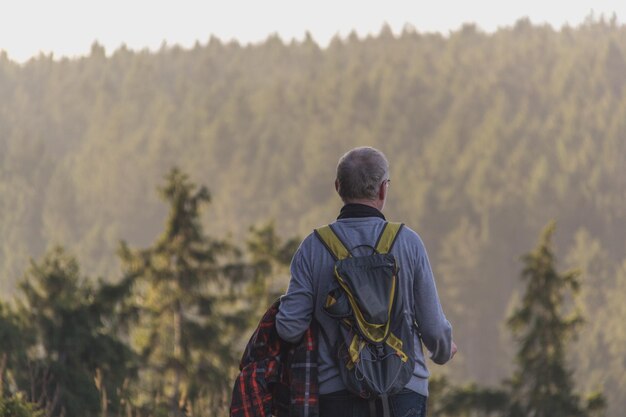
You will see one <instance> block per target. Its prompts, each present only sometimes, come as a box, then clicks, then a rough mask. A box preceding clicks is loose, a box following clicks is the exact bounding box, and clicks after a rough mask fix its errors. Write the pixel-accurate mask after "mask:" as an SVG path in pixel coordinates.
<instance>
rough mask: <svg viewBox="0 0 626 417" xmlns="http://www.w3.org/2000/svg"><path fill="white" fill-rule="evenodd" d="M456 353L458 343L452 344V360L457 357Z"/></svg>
mask: <svg viewBox="0 0 626 417" xmlns="http://www.w3.org/2000/svg"><path fill="white" fill-rule="evenodd" d="M456 351H457V347H456V343H454V342H452V348H451V349H450V359H452V358H454V355H456Z"/></svg>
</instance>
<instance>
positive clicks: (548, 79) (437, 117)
mask: <svg viewBox="0 0 626 417" xmlns="http://www.w3.org/2000/svg"><path fill="white" fill-rule="evenodd" d="M0 47H1V45H0ZM365 144H367V145H372V146H375V147H377V148H379V149H381V150H383V151H384V152H385V153H386V154H387V156H388V158H389V160H390V163H391V178H392V185H391V189H390V191H391V195H390V200H389V202H388V206H387V209H386V214H387V217H388V218H390V219H392V220H397V221H403V222H405V223H407V224H408V225H409V226H411V227H412V228H414V229H415V230H417V231H418V232H419V233H420V235H421V236H422V238H423V239H424V241H425V243H426V247H427V248H428V250H429V256H430V258H431V262H432V264H433V267H434V270H435V273H436V277H437V284H438V288H439V291H440V294H441V297H442V301H443V304H444V308H445V309H446V312H447V313H448V315H449V318H450V320H451V322H452V324H453V326H454V329H455V337H456V339H457V342H458V344H459V348H460V352H459V355H458V358H457V359H455V361H457V362H456V363H455V365H454V366H451V367H449V368H448V369H446V370H444V371H445V372H449V375H448V376H449V377H452V378H454V379H455V380H456V381H477V382H479V383H481V384H496V383H498V381H500V380H501V379H502V378H503V377H504V376H506V375H510V374H511V370H512V357H513V353H514V350H515V349H514V347H513V344H512V341H511V339H510V336H509V335H508V332H507V331H505V329H504V324H503V323H504V321H505V318H506V317H507V316H508V315H509V314H510V312H511V311H512V309H513V308H514V306H515V305H516V303H518V301H519V297H520V295H519V294H520V289H521V287H520V285H521V284H520V281H519V280H518V276H519V270H520V265H521V264H520V260H519V257H520V254H522V253H525V252H527V250H528V248H530V247H532V246H533V244H534V242H535V241H536V237H537V235H538V233H539V232H540V230H541V229H542V227H543V226H544V225H545V224H546V223H547V222H548V221H550V220H551V219H555V220H556V221H557V224H558V230H559V232H558V234H557V235H556V242H555V244H556V247H557V259H558V261H559V262H560V264H561V265H563V266H564V267H573V268H579V269H580V272H581V275H580V284H581V297H580V298H579V299H578V304H577V305H576V306H574V307H578V308H579V309H580V310H581V311H582V313H583V316H584V317H585V318H586V323H585V324H583V325H582V326H581V327H580V331H579V333H578V334H579V337H578V339H577V341H576V342H575V344H574V345H573V346H571V349H570V351H571V353H572V355H571V357H570V358H569V360H570V361H571V362H570V363H571V364H572V369H575V378H574V381H575V384H576V386H578V387H579V388H580V389H581V390H582V391H590V390H594V389H598V388H602V387H603V388H604V392H605V394H606V395H607V398H608V401H609V415H610V416H613V417H617V416H618V415H619V413H618V410H623V409H624V406H626V402H625V399H624V398H623V396H622V395H620V393H623V392H625V391H626V364H625V363H624V360H623V357H624V352H625V350H624V347H623V346H626V326H624V325H623V320H624V319H625V318H626V304H624V302H623V300H624V299H626V233H625V231H626V27H625V26H622V25H618V24H617V23H616V22H615V21H604V20H599V21H597V20H593V19H589V21H588V22H586V23H585V24H583V25H581V26H579V27H576V28H570V27H564V28H562V29H560V30H555V29H553V28H551V27H549V26H535V25H532V24H531V23H530V22H529V21H527V20H520V21H519V22H518V23H517V24H516V25H515V26H513V27H510V28H503V29H500V30H498V31H497V32H495V33H493V34H486V33H482V32H481V31H479V30H478V29H477V28H476V27H474V26H472V25H466V26H464V27H462V28H461V29H459V30H458V31H455V32H453V33H450V34H449V35H448V36H443V35H440V34H423V33H419V32H418V31H416V30H414V29H411V28H407V29H406V30H405V31H404V32H403V33H402V34H400V35H394V34H393V33H391V32H390V31H389V30H388V29H387V28H383V29H382V30H381V32H380V34H379V35H378V36H376V37H370V38H365V39H362V38H358V37H357V36H355V35H353V36H350V37H348V38H347V39H339V38H337V39H335V40H334V41H332V42H331V44H330V45H329V46H328V47H327V48H324V49H321V48H319V47H318V45H316V44H315V43H314V42H313V41H312V40H311V39H310V38H307V39H305V40H304V41H303V42H292V43H284V42H283V41H281V40H280V39H279V38H276V37H271V38H269V39H267V40H266V41H265V42H264V43H262V44H258V45H248V46H242V45H239V44H237V43H228V44H225V43H223V42H221V41H219V40H218V39H215V38H212V39H210V40H209V41H208V42H207V43H202V44H201V43H198V44H197V45H196V47H195V48H193V49H190V50H185V49H182V48H179V47H176V46H168V45H164V46H163V47H162V49H161V50H160V51H158V52H157V53H150V52H147V51H143V52H134V51H130V50H128V49H126V48H124V47H122V48H120V49H118V50H116V51H113V52H112V53H110V54H109V55H107V54H106V51H104V50H103V48H102V47H101V46H99V45H98V44H94V45H93V47H92V51H91V54H90V56H88V57H84V58H80V59H74V60H68V59H62V60H55V59H54V58H53V57H51V56H40V57H38V58H35V59H33V60H31V61H29V62H28V63H26V64H23V65H18V64H16V63H14V62H11V61H10V60H9V59H8V58H7V57H6V55H0V288H1V289H2V294H3V299H4V300H10V299H11V298H12V297H13V295H14V294H16V293H17V291H16V289H17V287H18V284H17V283H18V282H19V281H20V277H22V275H23V274H24V273H25V272H26V271H27V270H28V269H29V258H31V257H33V258H35V259H40V258H41V257H42V256H43V255H44V253H45V251H46V249H48V248H50V247H52V246H54V245H55V244H62V245H64V246H66V247H67V248H68V249H69V251H70V252H71V253H73V254H75V255H76V256H77V258H78V260H79V262H80V264H81V267H82V270H83V272H84V273H85V274H86V275H87V276H92V277H97V276H100V277H102V278H103V279H104V282H110V283H117V282H120V280H122V281H123V279H122V278H123V276H124V273H123V271H124V269H123V267H124V265H123V262H121V261H120V257H119V256H118V255H117V254H116V251H117V249H118V246H119V241H120V240H125V241H126V242H128V244H129V245H130V246H131V247H148V246H149V245H150V244H151V243H152V242H154V241H155V239H157V236H158V235H159V233H161V228H162V224H163V221H164V218H165V217H166V213H167V211H166V207H164V206H163V204H161V203H160V202H159V200H158V196H157V195H156V194H155V193H154V189H155V188H156V187H157V185H160V184H161V182H162V179H163V177H164V175H165V174H166V173H167V172H168V171H169V170H170V168H171V167H173V166H179V167H182V168H183V169H184V171H185V172H188V173H189V174H190V175H191V177H192V178H194V179H196V180H197V181H198V182H199V183H201V184H205V185H206V186H207V187H208V189H209V191H210V193H211V196H212V201H211V204H210V206H209V207H208V209H207V210H206V211H205V212H203V214H202V216H203V217H202V224H203V225H204V228H205V230H207V232H208V233H210V234H211V235H214V236H224V237H229V239H230V240H232V241H233V242H235V243H237V244H240V243H242V242H244V241H245V240H246V239H247V238H248V236H249V234H248V231H249V228H250V227H251V226H254V225H257V226H258V225H260V224H264V223H265V222H267V221H270V220H274V222H275V225H276V231H277V233H278V235H279V236H281V237H282V238H283V239H284V240H287V239H289V238H291V237H293V236H294V235H299V236H304V235H305V234H307V233H309V232H310V231H311V229H312V228H313V227H316V226H319V225H321V224H324V223H327V222H329V221H331V220H332V219H333V218H334V217H335V215H336V213H337V211H338V209H339V207H340V202H339V199H338V198H337V197H336V195H335V193H334V189H333V186H332V184H333V181H334V169H335V164H336V162H337V159H338V158H339V157H340V156H341V155H342V154H343V153H344V152H345V151H346V150H348V149H349V148H351V147H353V146H357V145H365ZM129 256H130V255H129ZM282 278H283V279H284V282H283V285H286V277H284V276H283V277H282ZM435 371H436V372H440V371H442V370H441V369H435Z"/></svg>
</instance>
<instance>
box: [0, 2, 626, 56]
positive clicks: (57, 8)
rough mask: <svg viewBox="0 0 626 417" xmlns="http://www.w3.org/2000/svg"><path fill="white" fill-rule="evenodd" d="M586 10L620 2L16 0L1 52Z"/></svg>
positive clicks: (506, 21)
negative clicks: (94, 43)
mask: <svg viewBox="0 0 626 417" xmlns="http://www.w3.org/2000/svg"><path fill="white" fill-rule="evenodd" d="M592 12H593V15H594V16H596V17H599V16H600V15H604V16H605V17H606V18H610V17H611V16H612V14H613V13H616V15H617V17H618V21H620V22H623V19H624V16H626V2H624V1H615V0H613V1H607V0H596V1H578V0H570V1H563V0H561V1H551V2H548V1H537V0H529V1H525V2H520V1H494V0H477V1H472V2H469V1H464V0H447V1H446V0H442V1H438V2H434V1H428V2H426V1H421V0H414V1H400V0H390V1H389V0H388V1H384V2H383V1H376V2H374V1H370V2H364V1H354V0H350V1H329V0H318V1H315V2H313V1H309V2H301V1H284V0H282V1H281V0H267V1H250V0H245V1H244V0H230V1H219V2H217V1H199V0H196V1H192V0H180V1H169V2H168V1H161V0H158V1H155V0H151V1H148V0H133V1H122V0H109V1H85V0H80V1H79V0H57V1H44V0H21V1H12V2H5V3H4V4H3V6H2V8H1V9H0V50H4V51H6V53H7V54H8V55H9V57H10V58H11V59H13V60H16V61H19V62H24V61H26V60H28V59H29V58H30V57H32V56H36V55H38V54H39V53H41V52H43V53H45V54H48V53H53V54H54V56H55V57H57V58H58V57H62V56H69V57H73V56H77V55H84V54H87V53H88V52H89V50H90V47H91V44H92V43H93V42H94V41H98V42H99V43H100V44H102V45H103V46H104V47H105V49H106V51H107V53H111V52H113V51H114V50H115V49H117V48H118V47H120V46H121V45H122V44H125V45H126V46H127V47H129V48H131V49H143V48H149V49H158V48H159V47H160V46H161V45H162V44H163V42H166V43H167V44H170V45H173V44H178V45H181V46H184V47H190V46H192V45H193V44H194V43H195V42H196V41H199V42H200V43H206V41H207V40H208V39H209V38H210V36H211V35H214V36H217V37H218V38H220V39H222V40H225V41H228V40H232V39H236V40H238V41H239V42H241V43H249V42H259V41H263V40H264V39H266V38H267V37H268V36H269V35H270V34H272V33H277V34H278V35H279V36H280V37H281V38H282V39H284V40H287V41H288V40H291V39H302V38H303V36H304V34H305V32H306V31H309V32H310V33H311V34H312V36H313V38H314V39H315V40H316V41H317V42H318V43H319V44H320V45H322V46H325V45H326V44H327V43H328V41H329V40H330V39H331V38H332V37H333V36H335V35H337V34H339V35H340V36H346V35H348V34H349V33H350V32H351V31H352V30H355V31H356V32H357V33H358V34H359V35H361V36H363V35H367V34H370V33H374V34H375V33H378V32H379V30H380V28H381V27H382V25H383V24H384V23H385V22H386V23H388V24H389V25H390V26H391V28H392V30H393V31H394V32H395V33H399V32H400V31H401V30H402V28H403V27H404V26H405V25H406V24H410V25H413V26H414V27H415V28H416V29H417V30H418V31H420V32H433V31H438V32H442V33H444V34H445V33H448V32H449V31H451V30H455V29H458V28H459V27H460V26H461V25H462V24H463V23H465V22H473V23H476V24H477V25H478V26H479V27H480V28H481V29H483V30H485V31H493V30H496V29H497V28H498V27H502V26H509V25H512V24H513V23H515V21H517V20H518V19H520V18H522V17H528V18H530V20H531V21H532V22H533V23H536V24H540V23H549V24H551V25H552V26H553V27H555V28H557V29H558V28H560V27H561V26H563V25H564V24H569V25H572V26H575V25H577V24H579V23H581V22H582V21H584V20H585V18H587V17H588V16H590V14H591V13H592Z"/></svg>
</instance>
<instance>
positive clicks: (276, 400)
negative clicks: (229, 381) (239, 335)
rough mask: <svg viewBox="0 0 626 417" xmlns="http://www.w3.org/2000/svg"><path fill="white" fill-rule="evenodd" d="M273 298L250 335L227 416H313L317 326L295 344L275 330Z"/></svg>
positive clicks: (315, 390) (315, 384)
mask: <svg viewBox="0 0 626 417" xmlns="http://www.w3.org/2000/svg"><path fill="white" fill-rule="evenodd" d="M279 304H280V301H276V302H275V303H274V304H273V305H272V306H271V307H270V308H269V310H267V312H266V313H265V314H264V315H263V318H262V319H261V322H260V323H259V325H258V327H257V328H256V330H255V331H254V333H253V334H252V337H251V338H250V341H249V342H248V345H247V346H246V349H245V351H244V353H243V356H242V358H241V363H240V365H239V369H240V371H241V372H240V373H239V376H238V377H237V379H236V381H235V386H234V388H233V395H232V401H231V405H230V416H231V417H270V416H275V417H317V416H318V415H319V413H318V395H319V393H318V386H317V325H316V323H315V321H313V322H312V323H311V326H310V327H309V328H308V329H307V331H306V333H305V334H304V337H303V338H302V340H301V341H300V343H299V344H297V345H293V344H289V343H287V342H284V341H283V340H281V339H280V337H279V336H278V333H277V332H276V314H277V313H278V307H279Z"/></svg>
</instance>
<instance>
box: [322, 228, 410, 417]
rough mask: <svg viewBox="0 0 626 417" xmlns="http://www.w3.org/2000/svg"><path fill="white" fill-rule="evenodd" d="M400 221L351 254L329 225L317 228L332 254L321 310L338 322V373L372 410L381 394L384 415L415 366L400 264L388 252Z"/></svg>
mask: <svg viewBox="0 0 626 417" xmlns="http://www.w3.org/2000/svg"><path fill="white" fill-rule="evenodd" d="M402 226H403V224H402V223H385V225H384V227H383V230H382V232H381V234H380V236H379V237H378V240H377V243H376V245H375V247H373V248H372V249H373V250H372V254H370V255H366V256H353V255H352V253H351V252H350V250H349V249H348V248H347V246H346V245H345V244H344V243H343V242H342V241H341V239H340V238H339V236H337V234H336V233H335V231H334V230H333V227H332V225H327V226H324V227H321V228H319V229H316V230H315V235H316V236H317V237H318V239H319V240H320V241H321V242H322V243H323V244H324V246H325V247H326V249H328V251H329V252H330V254H331V255H332V256H333V258H334V259H335V266H334V278H335V279H334V280H333V281H332V283H331V285H330V288H329V290H328V293H327V295H326V300H325V302H324V311H325V312H326V313H327V314H329V315H330V316H331V317H333V318H334V319H336V320H337V322H338V323H339V337H338V340H337V344H336V346H334V347H332V349H334V351H335V352H334V355H335V358H336V359H337V361H338V367H339V373H340V375H341V378H342V380H343V382H344V384H345V385H346V387H347V389H348V390H349V391H351V392H353V393H354V394H356V395H358V396H360V397H361V398H366V399H370V400H372V401H370V411H374V401H373V400H375V399H376V398H381V399H382V404H383V411H384V415H385V417H388V416H389V403H388V396H390V395H393V394H395V393H397V392H399V391H401V390H402V389H403V388H404V386H405V385H406V384H407V383H408V382H409V380H410V379H411V376H412V374H413V368H414V366H415V359H414V356H415V355H414V339H413V327H412V326H413V324H412V323H413V322H412V321H411V320H410V319H409V317H407V315H405V314H404V311H405V307H406V306H405V302H404V297H402V295H401V294H399V289H400V285H399V282H398V272H399V267H398V264H397V262H396V258H395V256H393V255H392V254H390V253H389V252H390V251H391V248H392V247H393V244H394V242H395V240H396V237H397V236H398V233H399V232H400V230H401V229H402ZM359 246H369V245H359ZM408 310H409V311H412V310H411V309H408Z"/></svg>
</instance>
